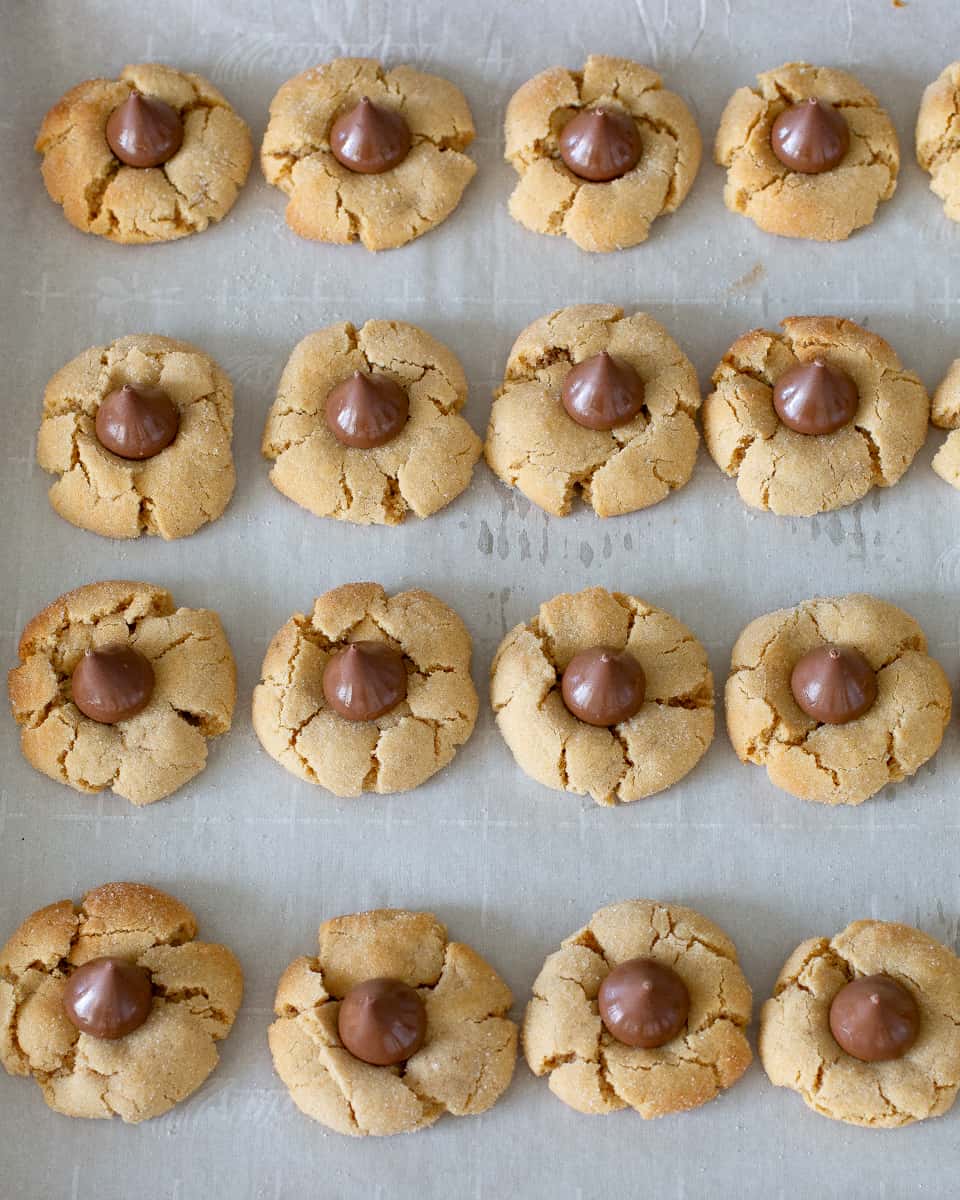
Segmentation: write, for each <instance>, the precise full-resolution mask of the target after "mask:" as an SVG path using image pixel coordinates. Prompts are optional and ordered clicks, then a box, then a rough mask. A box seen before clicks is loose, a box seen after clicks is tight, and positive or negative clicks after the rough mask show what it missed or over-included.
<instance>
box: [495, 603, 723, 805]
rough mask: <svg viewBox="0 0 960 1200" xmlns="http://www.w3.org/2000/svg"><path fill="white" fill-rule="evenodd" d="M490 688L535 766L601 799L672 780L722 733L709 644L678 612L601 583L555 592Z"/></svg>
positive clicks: (547, 780)
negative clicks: (716, 721) (610, 589)
mask: <svg viewBox="0 0 960 1200" xmlns="http://www.w3.org/2000/svg"><path fill="white" fill-rule="evenodd" d="M638 668H639V670H638ZM490 698H491V701H492V703H493V708H494V712H495V713H496V716H497V725H498V726H499V728H500V732H501V733H502V734H503V737H504V740H505V741H506V743H507V745H508V746H509V747H510V749H511V750H512V751H513V756H514V758H515V759H516V761H517V764H518V765H519V766H520V769H521V770H522V771H523V772H524V773H525V774H527V775H529V776H530V777H531V778H533V779H536V780H537V782H538V783H542V784H544V785H545V786H546V787H550V788H555V789H556V790H558V791H562V792H574V793H576V794H577V795H580V796H583V795H589V796H592V797H593V799H594V800H596V801H597V803H598V804H616V803H618V802H619V803H627V802H629V801H631V800H641V799H643V798H644V797H646V796H652V795H653V794H654V793H655V792H659V791H662V790H663V789H664V788H668V787H670V786H671V785H672V784H674V783H676V782H677V781H678V780H680V779H682V778H683V777H684V775H686V774H687V773H688V772H689V771H692V770H693V768H694V767H695V766H696V764H697V763H698V762H699V761H700V759H701V758H702V757H703V755H704V754H705V753H706V750H707V747H708V746H709V745H710V743H711V741H712V740H713V728H714V716H713V676H712V675H711V674H710V668H709V666H708V663H707V654H706V651H705V650H704V648H703V646H701V644H700V643H699V642H698V641H697V639H696V638H695V637H694V635H693V634H692V633H691V632H690V630H689V629H687V627H686V626H685V625H681V623H680V622H679V621H678V620H677V619H676V618H675V617H672V616H671V615H670V614H669V613H667V612H664V611H663V610H662V609H660V608H654V607H653V605H651V604H647V603H646V602H645V601H643V600H640V599H639V598H638V597H636V596H626V595H622V594H621V593H619V592H607V591H605V590H604V589H603V588H600V587H595V588H588V589H587V590H586V591H583V592H577V593H576V594H573V595H560V596H555V597H554V598H553V599H552V600H548V601H546V603H544V604H541V605H540V610H539V612H538V613H537V615H536V616H535V617H534V618H533V620H531V621H529V622H527V623H526V624H523V625H518V626H517V627H516V628H515V629H513V630H512V631H511V632H510V633H508V634H507V636H506V637H505V638H504V639H503V641H502V642H501V643H500V647H499V649H498V650H497V653H496V655H495V657H494V660H493V666H492V667H491V671H490Z"/></svg>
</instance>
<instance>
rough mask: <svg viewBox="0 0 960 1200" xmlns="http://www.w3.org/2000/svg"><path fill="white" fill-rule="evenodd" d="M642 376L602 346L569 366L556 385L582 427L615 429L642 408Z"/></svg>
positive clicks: (569, 410) (568, 408)
mask: <svg viewBox="0 0 960 1200" xmlns="http://www.w3.org/2000/svg"><path fill="white" fill-rule="evenodd" d="M643 398H644V389H643V380H642V379H641V378H640V376H639V375H638V374H637V372H636V371H635V370H634V369H633V367H631V366H630V364H629V363H627V362H624V361H623V360H622V359H617V358H614V357H613V356H612V355H611V354H608V353H607V351H606V350H603V351H601V352H600V353H599V354H594V355H592V356H591V357H590V358H585V359H584V360H583V362H579V363H577V364H576V366H573V367H571V368H570V370H569V371H568V372H567V374H566V376H565V377H564V380H563V386H562V388H561V389H560V399H561V401H562V403H563V407H564V409H566V412H567V415H568V416H569V417H570V418H571V419H572V420H574V421H576V423H577V424H578V425H582V426H583V427H584V428H585V429H600V430H606V429H616V428H617V427H618V426H619V425H626V424H628V423H629V422H630V421H632V420H633V419H634V417H636V416H637V414H638V413H640V412H641V410H642V409H643Z"/></svg>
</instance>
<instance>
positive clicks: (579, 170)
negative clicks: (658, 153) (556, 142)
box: [560, 107, 642, 183]
mask: <svg viewBox="0 0 960 1200" xmlns="http://www.w3.org/2000/svg"><path fill="white" fill-rule="evenodd" d="M641 150H642V142H641V141H640V134H639V132H638V130H637V124H636V122H635V121H634V119H633V118H632V117H631V116H630V115H629V114H627V113H625V112H622V111H621V110H620V109H618V108H604V107H597V108H587V109H584V110H583V112H580V113H578V114H577V116H575V117H574V118H573V119H572V120H570V121H568V122H567V123H566V125H564V127H563V130H562V132H561V134H560V157H561V158H562V159H563V161H564V163H565V164H566V166H567V167H568V169H569V170H571V171H572V172H573V174H574V175H576V176H578V178H580V179H585V180H587V181H588V182H589V183H609V182H611V180H614V179H619V178H620V177H621V176H623V175H626V173H627V172H628V171H632V170H633V168H634V167H635V166H636V165H637V163H638V162H639V161H640V154H641Z"/></svg>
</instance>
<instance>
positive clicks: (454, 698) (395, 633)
mask: <svg viewBox="0 0 960 1200" xmlns="http://www.w3.org/2000/svg"><path fill="white" fill-rule="evenodd" d="M359 641H379V642H386V643H387V644H388V645H390V646H392V647H393V648H394V649H395V650H398V651H399V652H400V653H401V654H402V655H403V657H404V662H405V664H406V667H407V697H406V699H405V700H404V701H402V702H401V703H400V704H399V705H397V707H396V708H394V709H392V710H391V711H390V712H388V713H386V714H385V715H384V716H382V717H377V718H376V720H373V721H347V720H345V719H344V718H343V717H341V716H340V715H339V714H337V713H336V712H334V711H333V710H332V709H331V708H330V707H329V705H328V704H327V702H326V700H325V698H324V694H323V670H324V667H325V665H326V662H327V660H328V658H329V657H330V655H331V654H332V653H334V652H335V651H336V650H337V649H340V648H342V647H343V646H345V645H348V644H349V643H350V642H359ZM470 653H471V641H470V634H469V633H468V632H467V629H466V626H465V625H464V624H463V622H462V621H461V620H460V618H459V617H458V616H457V614H456V613H455V612H454V611H453V609H451V608H448V607H447V605H446V604H444V603H443V602H442V601H441V600H438V599H437V597H436V596H433V595H431V594H430V593H429V592H424V591H420V590H413V591H408V592H398V593H397V594H396V595H395V596H387V594H386V592H385V591H384V590H383V588H382V587H380V585H379V584H376V583H348V584H345V585H344V586H343V587H339V588H334V590H333V591H330V592H326V593H325V594H324V595H323V596H320V597H319V598H318V599H317V600H316V601H315V602H314V605H313V611H312V613H311V614H310V615H309V616H306V615H304V614H303V613H296V614H294V616H292V617H291V618H290V620H289V621H288V622H287V623H286V625H284V626H283V628H282V629H281V630H280V631H279V632H278V633H277V634H276V636H275V637H274V639H273V641H272V642H271V643H270V646H269V648H268V650H267V653H266V657H265V658H264V660H263V667H262V668H261V676H262V677H261V682H260V683H259V684H258V686H257V688H256V690H255V691H254V694H253V727H254V729H255V730H256V733H257V737H259V739H260V742H261V744H262V745H263V748H264V749H265V750H266V751H267V753H268V754H269V755H270V756H271V757H272V758H275V759H276V760H277V762H278V763H280V764H281V766H284V767H286V769H287V770H288V771H290V772H291V773H292V774H294V775H296V776H298V777H299V778H300V779H305V780H307V782H309V783H315V784H319V785H320V786H321V787H324V788H326V789H327V790H328V791H331V792H333V793H335V794H336V795H338V796H359V795H360V794H361V793H363V792H379V793H381V794H384V793H388V792H403V791H408V790H409V789H411V788H415V787H418V786H419V785H420V784H421V783H423V782H425V781H426V780H427V779H429V778H430V776H431V775H433V774H435V773H436V772H437V771H439V770H440V769H441V767H445V766H446V765H447V764H448V763H449V762H450V761H451V760H452V759H453V756H454V755H455V754H456V752H457V749H458V748H459V747H460V746H461V745H463V743H464V742H465V741H466V740H467V738H469V736H470V734H471V733H472V732H473V726H474V723H475V722H476V719H477V708H478V700H477V693H476V689H475V688H474V686H473V680H472V679H471V677H470Z"/></svg>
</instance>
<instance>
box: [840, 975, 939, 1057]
mask: <svg viewBox="0 0 960 1200" xmlns="http://www.w3.org/2000/svg"><path fill="white" fill-rule="evenodd" d="M830 1032H831V1033H832V1034H833V1037H834V1040H835V1041H836V1043H837V1045H838V1046H839V1047H840V1049H841V1050H845V1051H846V1053H847V1054H850V1055H852V1056H853V1057H854V1058H858V1059H860V1060H861V1061H862V1062H888V1061H890V1060H891V1059H895V1058H902V1057H903V1056H904V1054H906V1053H907V1051H908V1050H909V1049H910V1047H911V1046H912V1045H913V1044H914V1042H915V1041H916V1040H917V1035H918V1033H919V1032H920V1010H919V1007H918V1006H917V1002H916V1000H915V999H914V998H913V995H912V994H911V993H910V992H909V991H908V990H907V989H906V988H905V987H904V986H903V984H901V983H898V981H897V980H896V979H892V978H891V977H890V976H889V975H883V974H879V975H865V976H862V977H861V978H860V979H854V980H852V981H851V982H850V983H848V984H846V986H844V987H842V988H841V989H840V991H839V992H837V994H836V996H834V998H833V1003H832V1004H831V1005H830Z"/></svg>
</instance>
